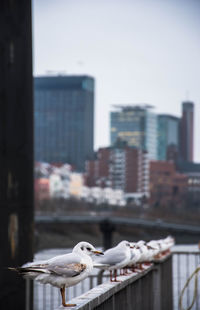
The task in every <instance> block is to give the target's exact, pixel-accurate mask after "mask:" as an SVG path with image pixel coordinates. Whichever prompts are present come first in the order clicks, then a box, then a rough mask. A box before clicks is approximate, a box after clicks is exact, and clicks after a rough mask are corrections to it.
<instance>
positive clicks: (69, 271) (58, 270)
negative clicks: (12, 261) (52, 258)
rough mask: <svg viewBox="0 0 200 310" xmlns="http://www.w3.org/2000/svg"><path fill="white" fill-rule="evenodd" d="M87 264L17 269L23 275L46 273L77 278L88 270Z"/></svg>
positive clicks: (41, 265) (34, 266) (40, 265)
mask: <svg viewBox="0 0 200 310" xmlns="http://www.w3.org/2000/svg"><path fill="white" fill-rule="evenodd" d="M86 267H87V266H86V265H85V264H81V263H72V264H57V265H56V264H52V265H51V264H35V265H32V266H30V267H18V268H15V270H16V271H18V272H19V273H21V274H28V273H33V272H36V273H46V274H52V275H57V276H63V277H66V278H68V277H75V276H78V275H79V274H81V272H83V271H84V270H85V269H86Z"/></svg>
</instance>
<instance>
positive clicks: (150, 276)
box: [26, 251, 200, 310]
mask: <svg viewBox="0 0 200 310" xmlns="http://www.w3.org/2000/svg"><path fill="white" fill-rule="evenodd" d="M199 264H200V252H199V251H191V252H189V251H174V252H173V255H172V257H171V256H170V257H168V259H165V260H164V261H162V262H159V263H154V265H153V266H152V267H151V268H148V269H147V270H146V271H145V273H144V272H143V273H139V274H137V275H130V276H129V277H122V280H123V282H122V287H121V286H120V285H121V283H120V284H119V285H118V284H117V286H118V288H119V291H118V293H116V290H117V288H116V287H114V291H115V294H114V295H115V296H114V297H112V294H113V291H112V285H114V286H115V283H114V284H113V283H111V284H109V279H108V277H109V275H108V273H104V274H103V275H102V278H101V276H98V273H96V274H94V275H91V276H89V277H88V278H87V279H85V280H84V281H82V282H81V283H79V284H77V285H76V286H74V287H70V288H68V289H67V290H66V291H67V296H66V300H67V301H69V300H71V299H74V298H76V297H78V296H80V295H82V294H85V293H86V292H87V293H86V294H87V296H89V292H88V291H89V290H91V289H93V290H95V289H96V288H97V290H99V287H101V286H98V284H99V283H101V282H102V283H105V282H106V284H104V286H103V287H106V289H108V291H109V292H107V293H106V294H107V296H110V297H109V298H107V299H108V300H107V301H105V303H104V306H100V305H98V306H96V308H94V309H107V306H106V304H107V303H108V304H109V305H110V303H111V304H113V302H114V301H113V300H114V299H115V304H118V303H119V302H118V298H119V300H121V299H127V298H128V299H129V296H131V303H132V305H133V304H134V309H140V310H141V309H153V310H158V309H162V310H165V309H166V310H167V309H170V310H171V309H173V310H179V306H178V302H179V296H180V294H181V291H182V289H183V287H184V285H185V283H186V281H187V279H188V278H189V276H190V275H191V274H192V272H193V271H194V270H195V269H196V268H197V266H198V265H199ZM171 271H172V272H171ZM199 282H200V281H199ZM108 284H109V285H108ZM199 284H200V283H199ZM199 287H200V286H199ZM172 289H173V294H172ZM93 290H92V291H90V292H93ZM27 291H29V289H27ZM100 292H101V294H103V290H100ZM193 293H194V281H191V283H190V285H189V287H188V288H187V290H186V292H185V294H184V296H183V303H182V304H183V307H184V309H187V308H188V306H189V305H190V304H191V300H192V298H193ZM91 294H93V295H94V292H93V293H91ZM95 296H96V293H95ZM142 296H145V298H142ZM113 298H114V299H113ZM99 299H100V300H101V297H100V298H99ZM172 300H173V305H172ZM124 302H125V301H124ZM147 303H148V307H147V308H145V307H146V305H147ZM60 304H61V298H60V292H59V289H57V288H55V287H52V286H50V285H42V284H39V283H38V282H34V303H33V309H34V310H47V309H48V310H55V309H58V308H59V306H60ZM101 307H102V308H101ZM103 307H104V308H103ZM110 307H111V306H110ZM116 307H117V306H116V305H115V309H117V308H116ZM123 307H124V305H123ZM123 307H122V306H121V307H120V310H122V309H129V308H123ZM126 307H128V306H127V305H126ZM26 309H27V310H30V309H31V307H30V304H29V303H27V307H26ZM78 309H79V308H78ZM80 309H82V308H80ZM91 309H93V308H91ZM108 309H112V307H111V308H108ZM199 309H200V292H197V298H196V300H195V303H194V306H193V308H192V310H199Z"/></svg>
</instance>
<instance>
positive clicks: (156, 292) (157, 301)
mask: <svg viewBox="0 0 200 310" xmlns="http://www.w3.org/2000/svg"><path fill="white" fill-rule="evenodd" d="M160 269H161V267H160V264H156V265H155V267H154V272H153V292H152V293H153V309H154V310H160V309H161V281H160V280H161V279H160V272H161V271H160Z"/></svg>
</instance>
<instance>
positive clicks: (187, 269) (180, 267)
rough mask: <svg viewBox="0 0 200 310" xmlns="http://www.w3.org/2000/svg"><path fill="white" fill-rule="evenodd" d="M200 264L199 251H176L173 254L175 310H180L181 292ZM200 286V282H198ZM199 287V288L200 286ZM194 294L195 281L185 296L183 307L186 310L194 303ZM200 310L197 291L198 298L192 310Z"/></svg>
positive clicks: (199, 299)
mask: <svg viewBox="0 0 200 310" xmlns="http://www.w3.org/2000/svg"><path fill="white" fill-rule="evenodd" d="M199 264H200V252H199V251H191V252H189V251H174V252H173V263H172V265H173V273H172V274H173V296H174V298H173V309H174V310H179V305H178V303H179V297H180V294H181V291H182V289H183V287H184V285H185V283H186V281H187V279H188V278H189V276H190V275H191V274H192V273H193V272H194V270H195V269H196V268H197V266H198V265H199ZM198 284H200V281H198ZM198 287H199V286H198ZM193 294H194V281H191V282H190V284H189V286H188V288H187V290H186V291H185V294H184V296H183V301H182V305H183V307H184V309H187V308H188V307H189V306H190V305H191V302H192V298H193ZM199 309H200V294H199V290H197V298H196V300H195V303H194V306H193V307H192V310H199Z"/></svg>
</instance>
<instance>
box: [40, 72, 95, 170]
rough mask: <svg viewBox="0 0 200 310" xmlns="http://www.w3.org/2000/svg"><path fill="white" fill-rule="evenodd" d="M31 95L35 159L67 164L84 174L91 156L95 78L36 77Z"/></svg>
mask: <svg viewBox="0 0 200 310" xmlns="http://www.w3.org/2000/svg"><path fill="white" fill-rule="evenodd" d="M34 94H35V160H36V161H45V162H49V163H69V164H71V165H73V166H74V167H75V169H76V170H78V171H83V170H84V167H85V160H87V159H91V158H92V156H93V136H94V79H93V78H92V77H89V76H75V75H74V76H45V77H36V78H35V79H34Z"/></svg>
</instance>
